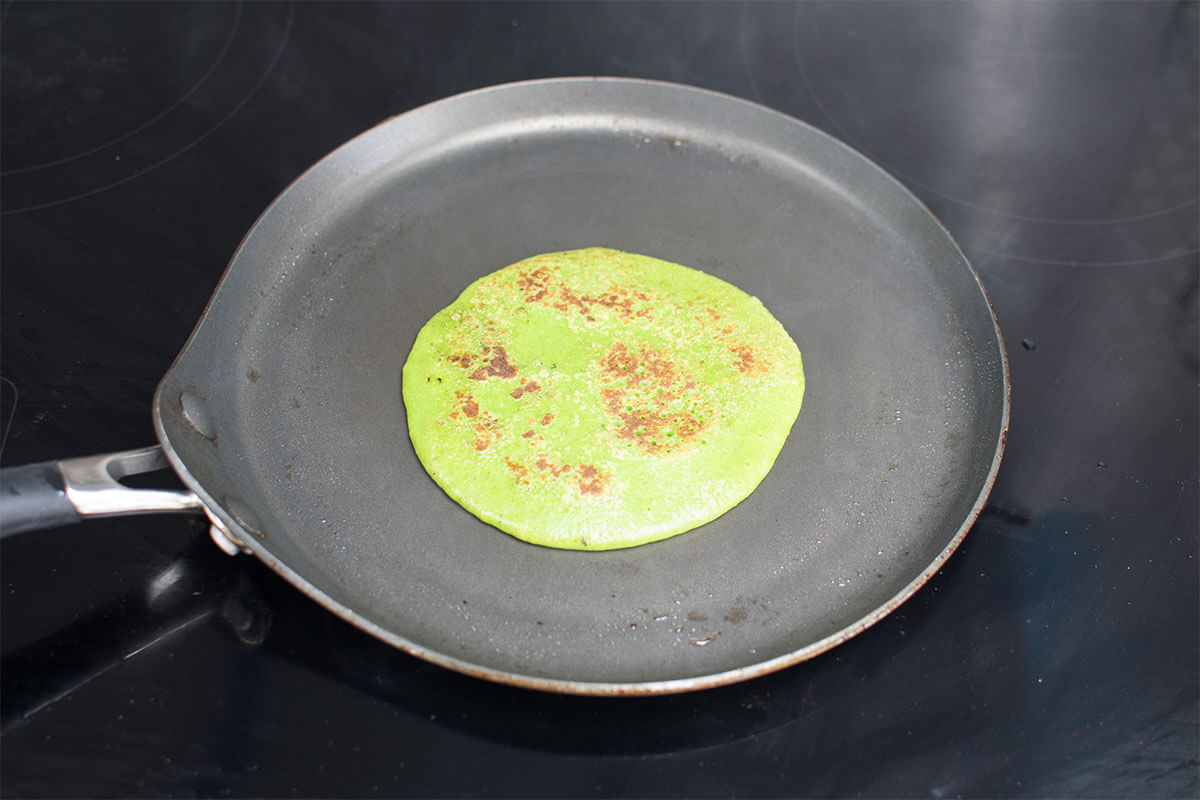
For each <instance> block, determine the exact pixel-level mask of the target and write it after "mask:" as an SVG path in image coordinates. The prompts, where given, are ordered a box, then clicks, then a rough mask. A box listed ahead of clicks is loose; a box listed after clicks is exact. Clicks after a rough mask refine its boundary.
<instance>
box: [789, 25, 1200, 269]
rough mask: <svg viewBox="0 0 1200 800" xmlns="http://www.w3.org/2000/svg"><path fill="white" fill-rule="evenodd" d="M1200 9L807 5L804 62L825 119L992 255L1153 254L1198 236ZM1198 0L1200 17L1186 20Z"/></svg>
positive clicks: (796, 51)
mask: <svg viewBox="0 0 1200 800" xmlns="http://www.w3.org/2000/svg"><path fill="white" fill-rule="evenodd" d="M1198 8H1200V7H1198V6H1197V5H1196V4H1194V3H1193V4H1179V5H1175V4H1165V3H1164V4H1158V5H1153V6H1147V5H1144V4H1130V5H1127V6H1124V7H1122V10H1121V12H1119V13H1113V14H1106V15H1097V14H1095V13H1093V9H1090V8H1089V5H1088V4H1086V3H1064V4H1047V3H1033V4H1025V5H1019V6H1016V7H1011V6H1004V5H997V4H987V3H967V4H963V5H957V6H951V7H942V6H931V5H921V4H917V5H899V4H894V3H883V4H880V5H879V6H878V7H877V8H876V9H875V10H876V11H877V13H873V14H869V15H868V14H862V13H861V9H854V10H853V12H852V10H851V9H848V8H846V7H844V6H843V5H840V4H836V3H834V4H816V5H808V4H806V5H801V6H794V7H793V15H792V16H793V19H792V20H791V23H792V24H791V26H790V28H789V32H790V34H791V36H792V54H791V55H792V65H791V66H792V68H793V69H794V71H795V75H796V76H797V77H798V78H799V79H800V80H801V81H802V82H803V84H804V86H805V87H806V88H807V89H808V91H809V92H810V94H811V96H812V99H813V102H815V103H816V105H817V106H818V108H819V110H820V114H819V117H818V118H817V119H818V124H821V125H824V126H827V127H828V129H829V130H830V132H832V133H834V134H835V135H836V136H838V137H839V138H841V139H843V140H844V141H846V142H847V143H849V144H851V145H852V146H854V147H856V148H857V149H859V150H861V151H862V152H864V153H865V154H866V155H868V156H869V157H871V158H873V159H875V160H876V161H877V162H879V163H880V164H881V165H882V166H883V167H884V168H885V169H887V170H888V171H889V172H891V173H892V174H894V175H896V176H897V177H899V178H900V179H901V180H903V181H904V182H905V183H906V184H908V186H909V187H910V188H912V189H913V190H914V191H916V192H917V193H918V194H919V195H921V196H922V198H923V199H925V200H926V202H928V203H929V204H930V205H931V207H933V210H934V212H935V213H937V214H939V215H940V216H942V217H943V219H944V221H945V222H946V224H947V225H948V226H949V227H951V229H952V230H954V231H955V232H956V234H957V235H958V237H959V239H960V243H961V244H962V246H963V247H964V249H967V250H968V251H969V252H970V253H971V254H972V255H973V256H975V257H976V259H979V258H988V257H993V256H1003V257H1005V258H1008V259H1014V260H1018V261H1024V262H1031V263H1035V264H1047V265H1056V264H1057V265H1073V266H1075V265H1089V266H1127V265H1135V264H1145V263H1149V262H1154V261H1160V260H1164V259H1174V258H1178V257H1180V256H1187V255H1191V254H1194V253H1196V252H1197V249H1198V247H1197V228H1196V225H1195V219H1196V214H1197V201H1198V196H1197V186H1196V185H1195V179H1194V176H1195V175H1196V172H1197V159H1198V153H1200V144H1198V141H1200V140H1198V133H1197V129H1196V125H1195V119H1196V115H1197V111H1196V106H1197V98H1198V97H1200V89H1198V80H1197V75H1196V72H1195V70H1194V68H1193V67H1194V64H1193V59H1194V56H1193V51H1194V43H1192V42H1189V41H1188V40H1187V33H1186V31H1188V30H1189V29H1190V30H1194V29H1195V22H1194V18H1195V16H1196V14H1197V10H1198ZM851 12H852V13H851ZM946 14H952V15H955V16H957V17H961V18H963V19H961V20H960V24H958V25H956V26H954V27H955V29H961V30H965V31H968V32H970V35H968V36H965V37H962V38H959V39H947V38H945V33H944V32H945V30H946V28H945V25H944V20H941V21H936V20H934V19H932V18H933V17H935V16H942V15H946ZM1180 14H1182V15H1190V16H1191V17H1192V18H1193V22H1192V23H1191V24H1190V26H1189V25H1184V24H1178V25H1172V23H1173V22H1174V20H1173V19H1172V17H1173V16H1175V15H1180ZM935 23H936V24H935ZM1164 29H1169V30H1171V31H1172V32H1173V33H1172V34H1171V35H1170V36H1164V35H1163V31H1164ZM897 31H903V32H904V35H902V36H901V35H896V32H897ZM934 54H936V57H934ZM948 61H949V62H950V63H951V64H952V66H950V67H948V66H947V62H948ZM897 64H904V65H905V68H904V69H897V68H896V65H897ZM1063 64H1067V65H1068V66H1069V67H1070V68H1069V69H1063V68H1061V67H1062V66H1063ZM1051 66H1055V67H1058V68H1053V69H1052V68H1050V67H1051ZM1117 74H1120V76H1121V78H1120V79H1119V80H1116V81H1114V76H1115V75H1117ZM1114 83H1115V84H1116V86H1117V94H1116V96H1115V97H1114V92H1113V89H1112V87H1113V85H1114ZM1147 85H1150V86H1153V87H1154V88H1153V91H1150V92H1147V91H1146V90H1145V86H1147ZM767 99H771V98H767ZM1114 100H1116V101H1117V103H1116V104H1115V105H1116V107H1114ZM868 109H869V113H868ZM1097 120H1103V122H1102V123H1101V124H1097ZM1112 164H1121V165H1123V168H1122V169H1116V170H1114V169H1109V168H1107V167H1106V165H1112Z"/></svg>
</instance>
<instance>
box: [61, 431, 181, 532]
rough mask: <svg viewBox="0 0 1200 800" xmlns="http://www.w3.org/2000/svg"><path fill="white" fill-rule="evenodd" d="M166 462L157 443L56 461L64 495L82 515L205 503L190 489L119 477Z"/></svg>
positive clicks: (142, 511)
mask: <svg viewBox="0 0 1200 800" xmlns="http://www.w3.org/2000/svg"><path fill="white" fill-rule="evenodd" d="M168 466H169V464H168V463H167V457H166V455H165V454H164V453H163V451H162V448H161V447H158V446H154V447H145V448H142V449H140V450H127V451H124V452H120V453H107V454H104V455H99V456H85V457H83V458H69V459H65V460H63V461H60V462H58V469H59V471H60V472H61V473H62V476H63V484H64V489H65V491H66V495H67V499H68V500H70V501H71V504H72V505H73V506H75V509H76V510H77V511H78V512H79V515H80V516H83V517H114V516H121V515H125V514H160V513H164V512H178V511H199V510H202V509H203V508H204V504H203V503H202V502H201V501H200V498H199V497H197V496H196V495H195V494H193V493H192V492H188V491H182V490H172V489H134V488H131V487H129V486H124V485H122V484H121V483H120V480H121V478H124V477H127V476H129V475H140V474H141V473H143V472H154V471H156V470H160V469H166V468H167V467H168Z"/></svg>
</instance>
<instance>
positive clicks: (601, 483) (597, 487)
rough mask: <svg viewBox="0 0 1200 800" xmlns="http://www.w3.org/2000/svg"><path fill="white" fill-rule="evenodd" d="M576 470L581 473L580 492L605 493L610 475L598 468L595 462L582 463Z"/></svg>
mask: <svg viewBox="0 0 1200 800" xmlns="http://www.w3.org/2000/svg"><path fill="white" fill-rule="evenodd" d="M576 472H578V473H579V493H580V494H603V493H604V490H605V489H606V488H607V487H608V479H609V476H608V475H605V474H604V473H603V472H601V471H600V470H598V469H596V466H595V465H594V464H580V465H579V467H578V468H577V469H576Z"/></svg>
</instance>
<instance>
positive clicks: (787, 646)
mask: <svg viewBox="0 0 1200 800" xmlns="http://www.w3.org/2000/svg"><path fill="white" fill-rule="evenodd" d="M597 245H598V246H606V247H612V248H616V249H620V250H626V251H632V252H636V253H643V254H646V255H651V256H655V257H658V258H663V259H666V260H669V261H674V262H678V263H683V264H687V265H689V266H693V267H696V268H699V269H702V270H704V271H706V272H709V273H711V274H714V275H716V276H718V277H720V278H723V279H725V280H727V281H730V282H731V283H734V284H735V285H737V286H739V287H741V288H742V289H744V290H745V291H747V292H749V293H750V294H753V295H756V296H758V297H759V298H761V299H762V300H763V301H764V302H765V304H766V306H767V307H768V308H769V309H770V310H771V312H772V313H773V314H774V315H775V316H776V317H777V318H778V319H779V320H780V321H781V322H782V323H783V325H784V327H785V328H787V330H788V331H789V333H790V334H791V335H792V337H793V338H794V339H795V340H796V341H797V342H798V344H799V345H800V349H801V351H802V352H803V354H804V359H805V367H806V373H807V378H808V386H807V392H806V396H805V401H804V406H803V409H802V410H801V412H800V417H799V419H798V421H797V422H796V424H795V426H794V428H793V429H792V432H791V435H790V438H789V439H788V441H787V443H786V445H785V446H784V448H783V451H782V452H781V454H780V456H779V459H778V461H777V463H776V464H775V467H774V469H773V470H772V471H771V472H770V474H769V475H768V476H767V477H766V479H765V480H764V481H763V482H762V484H761V485H760V486H759V488H758V489H757V490H756V491H755V492H754V493H753V494H752V495H751V496H750V497H749V498H748V499H746V500H745V501H744V502H742V503H741V504H740V505H738V506H737V507H735V508H734V509H732V510H731V511H729V512H728V513H726V514H725V515H724V516H722V517H720V518H719V519H717V520H715V521H714V522H712V523H710V524H708V525H705V526H703V527H701V528H698V529H696V530H693V531H691V532H689V533H686V534H684V535H681V536H677V537H675V538H672V539H668V540H666V541H662V542H658V543H654V544H650V545H645V546H642V547H637V548H631V549H627V550H617V551H608V552H600V553H588V552H574V551H562V550H553V549H548V548H542V547H538V546H534V545H530V544H526V543H523V542H520V541H518V540H516V539H514V538H511V537H509V536H507V535H504V534H502V533H500V532H498V531H496V530H494V529H492V528H490V527H488V526H487V525H485V524H483V523H481V522H479V521H477V520H476V519H475V518H474V517H472V516H470V515H469V514H468V513H467V512H465V511H464V510H462V509H461V508H460V507H459V506H457V505H456V504H455V503H454V502H452V501H451V500H449V499H448V498H447V497H446V495H445V494H443V493H442V491H441V490H440V489H439V488H438V487H437V485H436V484H434V482H433V481H432V480H431V479H430V478H429V477H428V475H427V474H426V473H425V471H424V470H423V469H422V467H421V465H420V464H419V462H418V461H417V459H416V457H415V455H414V453H413V450H412V447H411V444H410V442H409V439H408V435H407V430H406V421H405V414H404V407H403V403H402V401H401V394H400V391H401V384H400V375H401V367H402V365H403V363H404V360H405V358H406V357H407V355H408V352H409V349H410V347H411V346H412V343H413V340H414V338H415V336H416V334H417V331H418V330H419V329H420V328H421V326H422V325H423V324H424V323H425V322H426V321H427V320H428V319H429V317H430V316H431V315H432V314H433V313H434V312H435V311H437V310H438V309H440V308H442V307H444V306H445V305H447V304H448V303H450V302H451V301H452V300H453V299H454V298H455V297H456V296H457V295H458V293H459V292H461V291H462V289H463V288H465V287H466V286H467V285H468V284H469V283H471V282H472V281H473V280H474V279H476V278H477V277H479V276H481V275H483V274H485V273H488V272H491V271H493V270H495V269H498V268H500V267H502V266H504V265H507V264H510V263H513V262H515V261H518V260H520V259H522V258H525V257H527V256H530V255H533V254H537V253H543V252H549V251H557V250H567V249H573V248H580V247H588V246H597ZM1008 402H1009V401H1008V369H1007V361H1006V356H1005V353H1004V348H1003V344H1002V341H1001V338H1000V335H999V330H998V328H997V325H996V321H995V318H994V316H993V314H992V311H991V308H990V306H989V304H988V301H987V298H986V296H985V294H984V291H983V289H982V287H981V285H980V283H979V280H978V278H977V276H976V275H975V273H974V272H973V270H972V269H971V267H970V265H969V264H968V262H967V260H966V259H965V258H964V256H963V254H962V253H961V251H960V250H959V249H958V247H957V246H956V245H955V243H954V242H953V240H952V239H951V237H950V236H949V234H948V233H947V232H946V230H945V229H944V228H943V227H942V226H941V225H940V224H939V223H938V222H937V221H936V220H935V219H934V218H933V216H932V215H931V214H930V213H929V212H928V211H927V210H926V209H925V208H924V207H923V206H922V205H921V203H920V202H919V201H918V200H916V198H914V197H913V196H912V195H911V194H910V193H909V192H907V191H906V190H905V189H904V188H903V187H902V186H901V185H900V184H899V183H898V182H896V181H895V180H893V179H892V178H891V177H889V176H888V175H887V174H886V173H885V172H884V171H883V170H881V169H880V168H878V167H877V166H875V165H873V164H872V163H870V162H869V161H868V160H867V159H865V158H863V157H862V156H861V155H859V154H857V153H855V152H854V151H852V150H851V149H849V148H848V147H846V146H845V145H843V144H841V143H839V142H838V141H836V140H834V139H832V138H830V137H829V136H826V135H825V134H823V133H821V132H819V131H817V130H815V129H814V128H811V127H809V126H807V125H805V124H803V123H801V122H798V121H796V120H794V119H791V118H789V117H786V116H784V115H782V114H779V113H776V112H773V111H771V110H768V109H766V108H763V107H761V106H757V105H754V104H752V103H749V102H745V101H742V100H739V99H735V98H732V97H728V96H725V95H721V94H716V93H713V92H709V91H704V90H699V89H695V88H690V87H684V86H679V85H673V84H666V83H657V82H650V81H642V80H625V79H591V78H571V79H555V80H545V81H533V82H527V83H519V84H510V85H504V86H498V87H493V88H489V89H483V90H479V91H474V92H470V93H468V94H464V95H459V96H456V97H452V98H449V99H446V100H442V101H439V102H436V103H433V104H431V105H428V106H424V107H422V108H418V109H416V110H413V111H410V112H408V113H406V114H403V115H401V116H398V117H395V118H392V119H390V120H387V121H385V122H384V123H382V124H380V125H379V126H377V127H375V128H373V129H371V130H369V131H367V132H366V133H364V134H362V135H361V136H359V137H357V138H356V139H354V140H352V141H350V142H349V143H347V144H345V145H344V146H342V147H340V148H339V149H337V150H336V151H334V152H333V153H331V154H330V155H328V156H327V157H325V158H324V159H322V160H321V161H320V162H319V163H317V164H316V165H315V166H313V167H312V168H311V169H309V170H308V171H307V172H306V173H304V175H302V176H301V177H300V178H299V179H298V180H296V182H295V183H293V184H292V185H291V186H290V187H289V188H288V189H287V190H286V191H285V192H284V193H283V194H282V195H280V197H279V198H278V199H277V200H276V201H275V202H274V203H273V204H272V205H271V206H270V208H268V209H267V211H266V212H265V213H264V214H263V215H262V217H261V218H259V220H258V221H257V222H256V223H255V224H254V226H253V227H252V228H251V229H250V231H249V233H248V234H247V236H246V238H245V240H244V241H243V242H242V244H241V246H240V247H239V248H238V250H237V252H236V254H235V255H234V257H233V259H232V261H231V263H230V265H229V268H228V270H227V271H226V273H225V275H224V277H223V278H222V279H221V282H220V285H219V286H218V288H217V290H216V292H215V294H214V295H213V297H212V299H211V301H210V303H209V305H208V307H207V308H206V310H205V312H204V315H203V317H202V318H201V320H200V322H199V324H198V326H197V327H196V329H195V331H194V332H193V333H192V336H191V338H190V339H189V341H188V343H187V345H186V346H185V348H184V350H183V352H182V353H180V355H179V356H178V358H177V359H176V361H175V363H174V364H173V365H172V366H171V368H170V370H169V371H168V372H167V374H166V376H165V377H164V378H163V379H162V382H161V383H160V385H159V387H158V391H157V393H156V395H155V398H154V408H153V414H154V423H155V427H156V431H157V434H158V438H159V446H158V447H153V448H148V449H147V450H143V451H136V452H134V453H121V454H113V455H110V456H105V457H100V458H91V459H73V460H70V461H64V462H58V463H51V464H42V465H33V466H28V467H18V468H15V469H14V470H8V471H6V473H5V475H4V484H5V487H4V492H3V494H4V503H5V506H4V509H3V514H4V517H5V519H6V520H7V525H8V528H9V530H10V531H13V530H18V529H26V528H30V527H33V526H35V525H37V524H60V523H63V522H67V521H71V520H74V519H77V518H78V516H79V514H80V513H84V514H92V513H99V514H116V513H134V512H144V511H161V510H192V511H196V510H203V512H205V513H206V514H207V515H208V516H209V518H210V520H211V521H212V523H213V536H214V539H215V540H216V541H217V542H218V544H220V545H221V546H222V547H224V548H225V549H226V550H228V551H230V552H239V551H241V552H246V553H250V554H253V555H254V556H256V557H258V558H260V559H261V560H262V561H264V562H265V563H266V564H267V565H269V566H270V567H271V568H273V569H274V570H276V571H277V572H278V573H279V574H280V575H282V576H283V577H284V578H286V579H287V580H288V581H290V582H291V583H292V584H293V585H294V586H295V587H297V588H298V589H300V590H301V591H303V592H305V593H306V594H308V595H309V596H311V597H312V598H313V599H315V600H317V601H318V602H320V603H321V604H323V605H324V606H326V607H327V608H329V609H330V610H332V611H333V612H334V613H336V614H338V615H339V616H341V617H342V618H344V619H346V620H347V621H349V622H351V623H353V624H354V625H357V626H359V627H360V628H363V629H365V630H367V631H369V632H370V633H372V634H375V635H376V636H379V637H380V638H382V639H384V640H386V641H387V642H389V643H391V644H393V645H395V646H397V647H399V648H402V649H403V650H405V651H408V652H409V653H412V654H414V655H417V656H420V657H422V658H425V659H428V660H430V661H433V662H435V663H437V664H441V665H443V666H445V667H448V668H451V669H454V670H458V671H460V672H464V673H467V674H470V675H475V676H479V677H483V678H487V679H491V680H496V681H502V682H506V683H512V684H518V685H522V686H527V687H533V688H537V689H545V690H552V691H558V692H569V693H579V694H595V695H604V694H651V693H668V692H679V691H685V690H691V689H700V688H705V687H711V686H716V685H719V684H725V683H729V682H733V681H738V680H742V679H746V678H750V677H753V676H756V675H760V674H763V673H767V672H769V671H772V670H776V669H779V668H781V667H784V666H786V665H789V664H793V663H795V662H798V661H801V660H803V659H806V658H810V657H812V656H814V655H816V654H818V653H821V652H823V651H825V650H828V649H829V648H831V647H833V646H835V645H837V644H838V643H840V642H842V641H845V640H846V639H848V638H849V637H851V636H853V635H855V634H857V633H859V632H861V631H862V630H864V629H866V628H867V627H869V626H870V625H871V624H873V623H874V622H876V621H878V620H879V619H881V618H882V617H883V616H884V615H886V614H887V613H889V612H890V611H891V610H893V609H894V608H896V607H897V605H899V604H900V603H901V602H903V601H904V600H905V599H906V598H908V597H909V596H910V595H912V594H913V592H915V591H916V590H917V589H918V588H919V587H920V586H921V584H922V583H924V582H925V581H926V580H927V579H928V578H929V577H930V576H931V575H932V574H933V573H934V572H935V571H936V570H937V569H938V567H939V566H940V565H941V564H942V563H943V562H944V561H945V560H946V559H947V558H948V557H949V556H950V554H951V552H952V551H953V550H954V549H955V548H956V547H957V545H958V544H959V542H960V541H961V540H962V538H963V537H964V536H965V535H966V532H967V531H968V530H969V528H970V526H971V524H972V522H973V521H974V519H975V517H976V516H977V515H978V513H979V512H980V510H981V508H982V506H983V503H984V500H985V498H986V496H987V493H988V491H989V490H990V488H991V485H992V482H993V479H994V477H995V474H996V470H997V467H998V465H999V461H1000V456H1001V453H1002V450H1003V445H1004V439H1005V435H1006V432H1007V425H1008V413H1009V412H1008V409H1009V405H1008ZM164 459H165V461H164ZM165 463H169V465H170V467H172V468H173V469H174V471H175V472H176V473H177V474H178V475H179V477H180V478H181V479H182V481H183V483H184V484H185V485H186V487H187V489H188V491H183V492H161V491H153V490H145V489H127V488H125V487H123V486H122V485H120V484H118V483H117V482H116V480H115V479H117V478H120V477H122V476H123V475H124V474H128V473H132V472H137V471H142V470H145V469H150V468H154V467H157V466H162V465H163V464H165Z"/></svg>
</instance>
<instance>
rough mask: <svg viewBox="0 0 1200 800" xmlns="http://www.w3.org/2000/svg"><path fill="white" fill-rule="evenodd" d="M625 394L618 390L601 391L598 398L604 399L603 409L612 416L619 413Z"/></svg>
mask: <svg viewBox="0 0 1200 800" xmlns="http://www.w3.org/2000/svg"><path fill="white" fill-rule="evenodd" d="M625 394H626V393H625V392H623V391H621V390H620V389H601V390H600V396H601V397H602V398H604V409H605V410H606V411H607V412H608V413H609V414H612V415H613V416H616V415H618V414H620V413H621V406H622V405H623V404H624V403H625Z"/></svg>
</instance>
